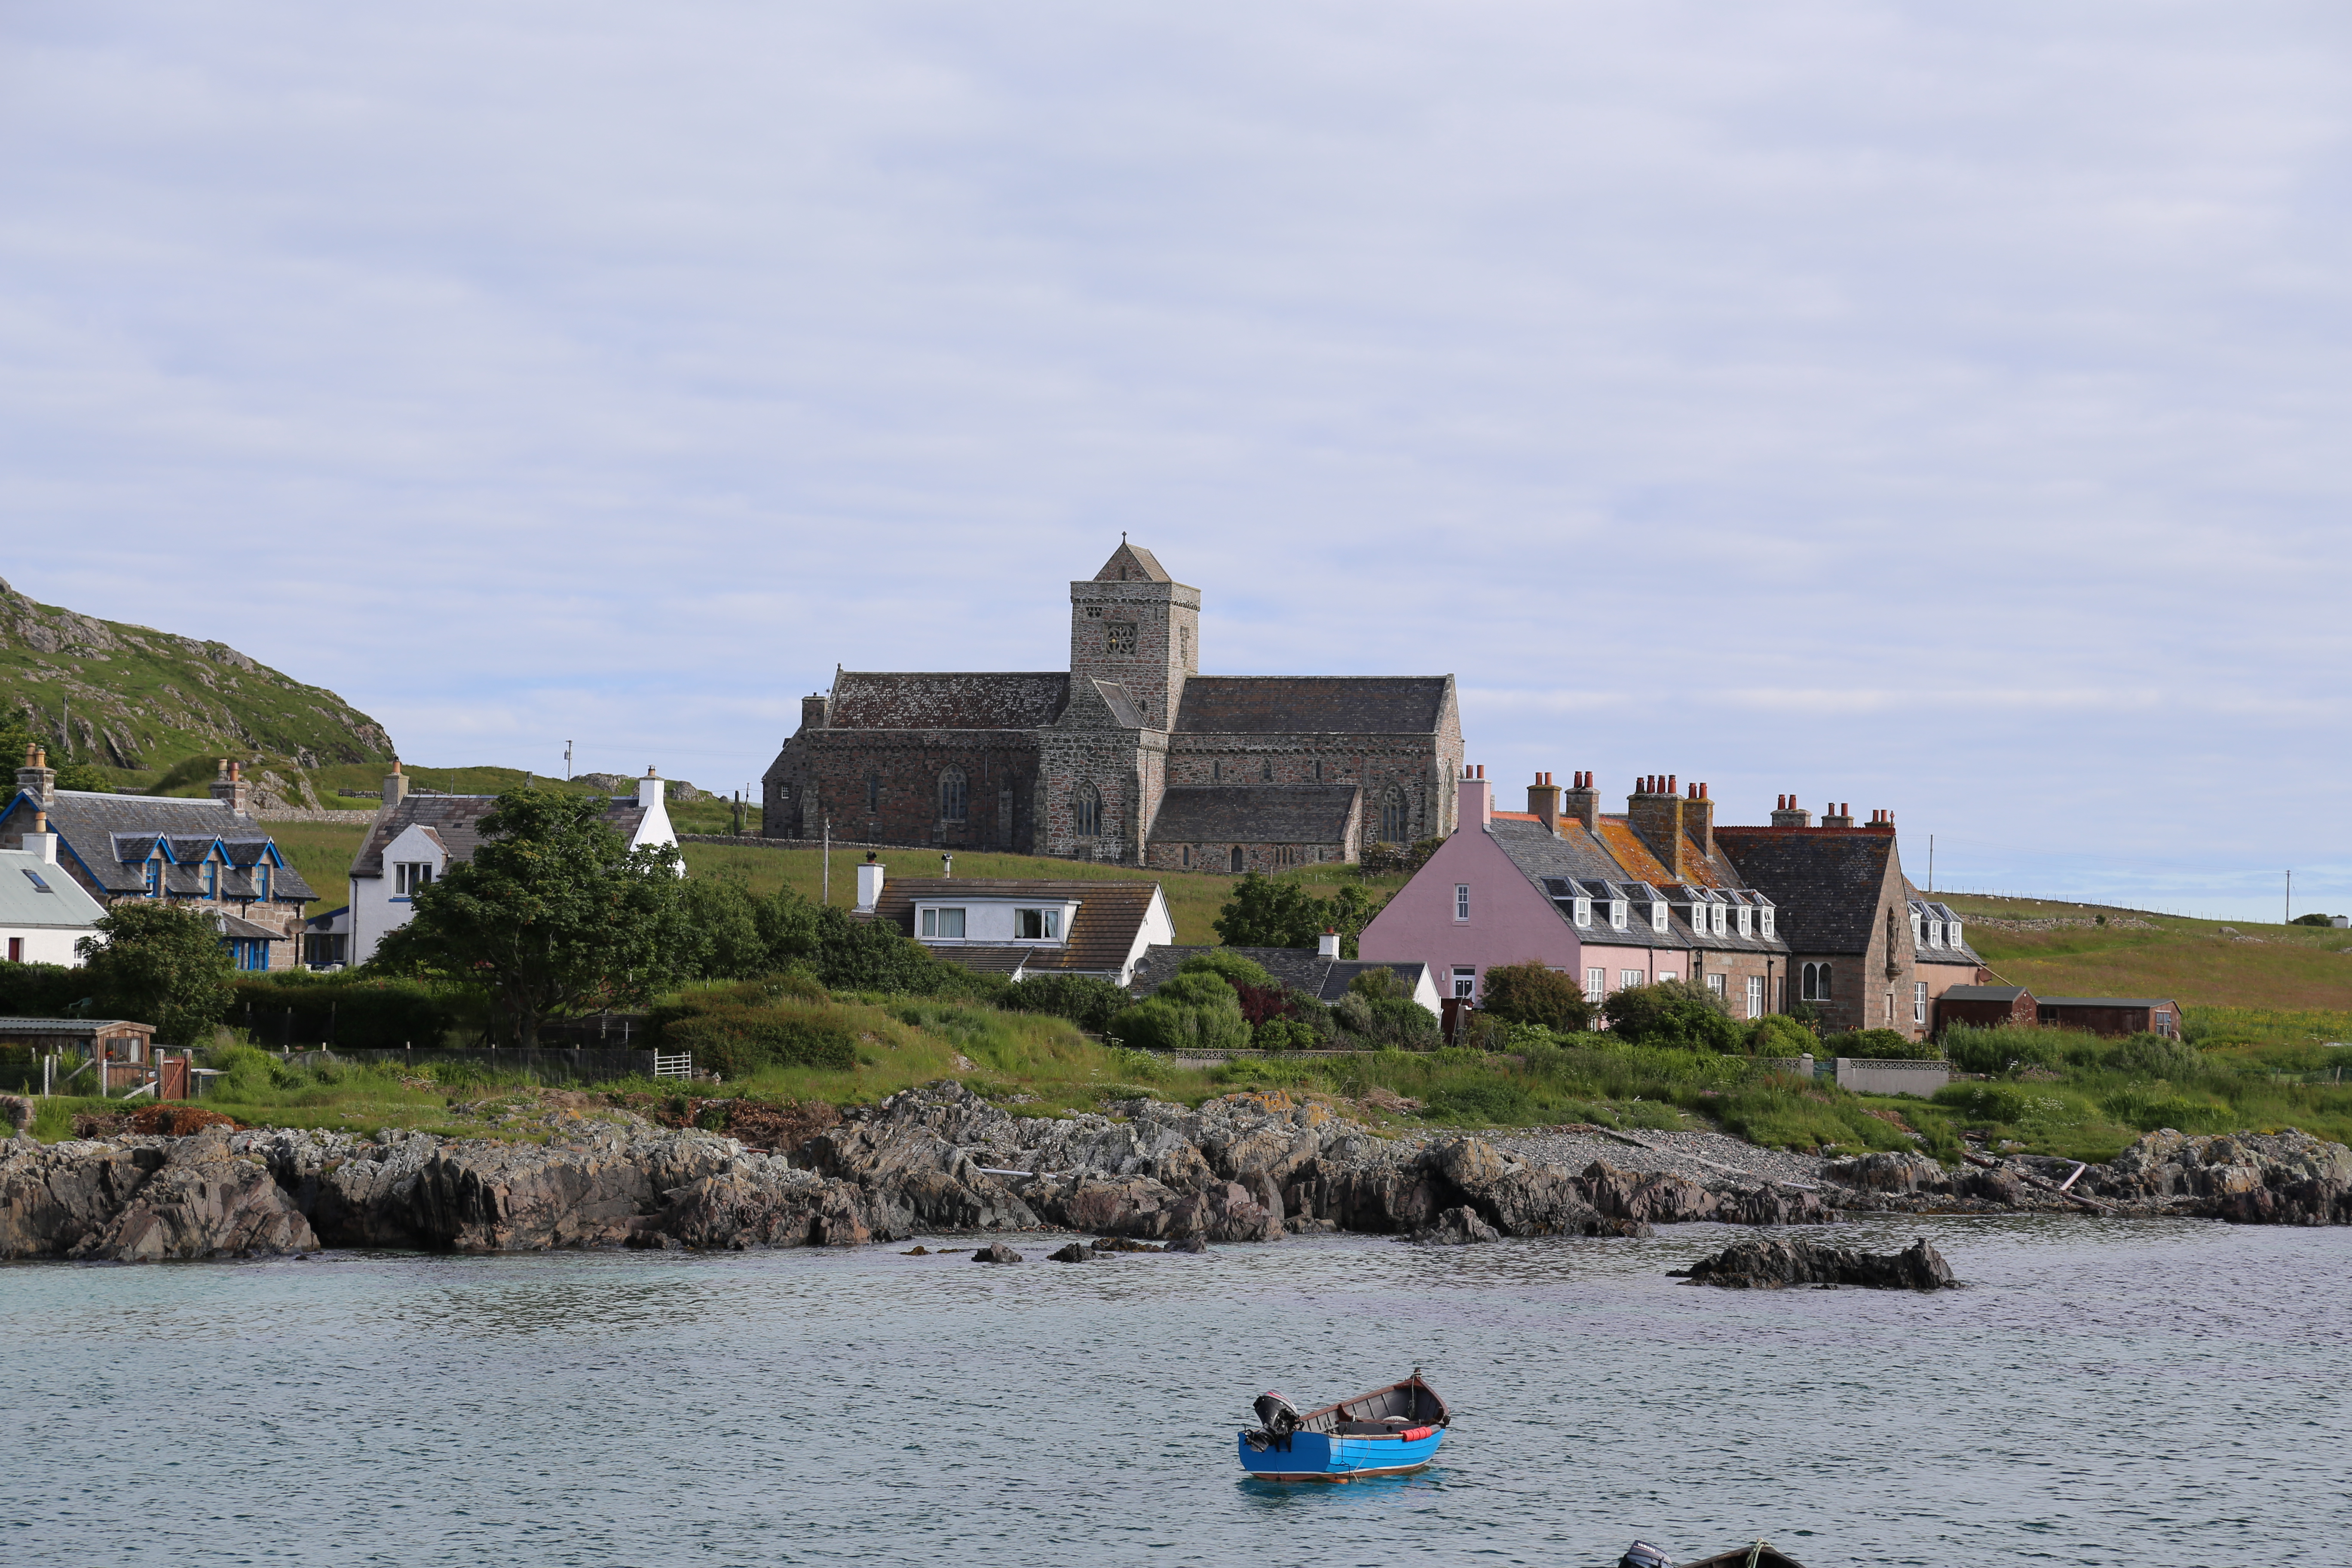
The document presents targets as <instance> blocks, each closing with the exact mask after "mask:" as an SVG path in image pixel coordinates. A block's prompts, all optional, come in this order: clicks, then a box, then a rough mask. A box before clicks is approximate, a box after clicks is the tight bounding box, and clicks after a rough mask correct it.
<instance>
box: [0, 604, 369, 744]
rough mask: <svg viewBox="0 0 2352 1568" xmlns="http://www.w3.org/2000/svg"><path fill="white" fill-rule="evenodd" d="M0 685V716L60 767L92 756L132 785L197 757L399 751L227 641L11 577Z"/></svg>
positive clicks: (358, 718) (315, 691)
mask: <svg viewBox="0 0 2352 1568" xmlns="http://www.w3.org/2000/svg"><path fill="white" fill-rule="evenodd" d="M0 680H5V683H6V689H7V698H6V701H5V711H0V719H5V721H8V722H10V723H15V724H22V725H23V727H24V728H25V729H26V731H28V732H30V733H31V734H32V735H33V736H35V737H36V738H37V739H41V740H44V741H46V742H49V744H50V749H51V752H52V755H51V757H50V761H51V762H52V763H68V762H79V763H89V764H92V765H94V766H97V767H100V768H103V769H106V770H108V771H109V773H110V774H111V775H113V776H114V777H115V778H116V780H117V782H119V783H122V784H150V783H152V782H154V781H155V780H157V779H158V778H160V777H162V776H163V774H164V773H166V772H168V771H169V770H171V768H172V766H173V764H174V763H184V761H186V760H187V759H192V758H197V757H209V756H233V757H239V758H246V759H250V758H254V757H257V756H258V757H265V758H270V759H281V758H282V759H285V760H286V761H287V762H288V763H290V764H291V765H292V766H294V767H297V768H305V769H307V768H314V767H320V766H324V765H329V764H332V763H367V762H372V761H374V760H377V759H383V760H387V761H388V760H389V759H390V758H391V756H392V738H391V737H390V736H389V735H387V734H385V733H384V730H383V725H381V724H378V723H377V722H376V721H374V720H373V719H371V718H369V717H368V716H367V715H366V714H364V713H362V712H361V711H359V710H357V709H355V708H353V707H352V705H351V704H350V703H348V702H345V701H344V700H342V699H341V698H340V697H338V696H336V695H335V694H334V693H333V692H331V691H329V690H326V689H323V688H321V687H316V686H306V685H304V684H302V682H300V681H299V680H296V679H293V678H292V677H291V676H289V675H284V674H281V673H279V672H278V671H277V670H274V669H271V668H268V666H266V665H262V664H257V663H256V662H255V661H254V660H253V659H251V658H247V656H246V655H244V654H241V653H239V652H237V651H236V649H235V648H233V647H229V646H228V645H227V644H226V643H222V642H208V641H203V640H200V639H198V638H194V637H182V636H180V635H178V634H176V633H173V632H159V631H155V630H153V629H152V628H150V627H147V626H130V625H127V624H125V623H122V622H120V621H102V620H99V619H97V618H95V617H94V616H84V615H79V614H77V613H75V612H74V611H72V610H67V609H61V608H59V607H58V606H57V605H37V604H35V603H34V602H33V601H32V600H30V599H27V598H26V597H25V595H22V594H19V593H17V592H16V590H15V589H14V588H11V587H10V586H8V584H6V583H5V582H0ZM68 711H70V715H71V718H70V727H68ZM210 776H211V773H210V770H209V768H206V770H205V778H207V779H208V778H209V777H210Z"/></svg>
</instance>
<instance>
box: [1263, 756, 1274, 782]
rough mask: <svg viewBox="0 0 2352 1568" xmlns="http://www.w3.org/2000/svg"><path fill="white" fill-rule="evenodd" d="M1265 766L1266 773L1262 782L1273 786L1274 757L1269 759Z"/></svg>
mask: <svg viewBox="0 0 2352 1568" xmlns="http://www.w3.org/2000/svg"><path fill="white" fill-rule="evenodd" d="M1264 766H1265V773H1264V774H1263V778H1262V782H1264V783H1265V784H1272V783H1273V782H1274V759H1273V758H1272V757H1268V758H1267V759H1266V760H1265V764H1264Z"/></svg>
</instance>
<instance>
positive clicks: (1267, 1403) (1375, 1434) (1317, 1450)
mask: <svg viewBox="0 0 2352 1568" xmlns="http://www.w3.org/2000/svg"><path fill="white" fill-rule="evenodd" d="M1252 1408H1253V1409H1255V1411H1256V1412H1257V1419H1258V1426H1257V1427H1256V1428H1255V1430H1253V1431H1248V1432H1244V1433H1243V1434H1241V1436H1240V1438H1239V1440H1238V1443H1237V1445H1236V1446H1237V1447H1238V1449H1239V1452H1240V1454H1241V1460H1242V1468H1244V1469H1245V1470H1247V1471H1248V1472H1249V1473H1250V1474H1251V1475H1252V1476H1254V1477H1255V1478H1256V1479H1259V1480H1262V1481H1350V1480H1354V1479H1356V1478H1357V1477H1359V1476H1401V1475H1403V1474H1405V1473H1406V1472H1407V1471H1410V1470H1417V1469H1420V1468H1422V1467H1423V1465H1426V1464H1428V1463H1429V1462H1430V1461H1431V1460H1432V1459H1434V1458H1437V1447H1438V1445H1439V1444H1441V1443H1443V1442H1444V1441H1445V1429H1446V1427H1448V1426H1451V1425H1453V1422H1454V1415H1453V1413H1452V1412H1450V1411H1448V1410H1447V1409H1446V1408H1445V1401H1444V1400H1443V1399H1440V1398H1439V1397H1438V1396H1437V1391H1436V1390H1435V1389H1433V1388H1432V1387H1430V1386H1429V1384H1426V1383H1423V1381H1422V1380H1421V1368H1419V1367H1415V1368H1413V1369H1412V1376H1411V1377H1408V1378H1406V1379H1405V1380H1404V1381H1403V1382H1402V1383H1391V1384H1389V1385H1388V1386H1387V1387H1386V1388H1376V1389H1374V1390H1372V1391H1371V1392H1370V1394H1358V1395H1357V1396H1356V1397H1355V1398H1353V1399H1343V1400H1341V1401H1339V1404H1337V1405H1325V1406H1323V1408H1322V1409H1320V1410H1310V1411H1308V1412H1307V1413H1306V1414H1305V1415H1300V1414H1299V1412H1298V1407H1297V1405H1293V1404H1291V1403H1290V1401H1289V1400H1287V1399H1286V1398H1284V1397H1283V1396H1282V1395H1281V1394H1273V1393H1267V1394H1259V1395H1258V1396H1257V1399H1256V1401H1255V1404H1254V1405H1253V1406H1252Z"/></svg>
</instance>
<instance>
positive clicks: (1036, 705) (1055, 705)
mask: <svg viewBox="0 0 2352 1568" xmlns="http://www.w3.org/2000/svg"><path fill="white" fill-rule="evenodd" d="M1069 700H1070V678H1069V676H1068V675H1067V674H1066V673H1064V672H1058V671H1051V670H1048V671H1044V672H1039V673H997V674H977V675H931V674H920V673H901V674H889V673H877V672H871V671H863V670H844V671H842V672H841V673H840V674H839V675H837V676H835V678H834V682H833V706H832V709H831V710H830V713H829V716H828V717H827V718H826V720H825V726H826V728H828V729H833V730H1042V729H1044V728H1045V726H1046V725H1048V724H1051V723H1052V722H1053V721H1055V719H1057V718H1059V717H1061V713H1062V710H1063V708H1064V707H1065V706H1066V705H1067V703H1068V702H1069Z"/></svg>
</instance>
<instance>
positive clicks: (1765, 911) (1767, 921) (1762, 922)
mask: <svg viewBox="0 0 2352 1568" xmlns="http://www.w3.org/2000/svg"><path fill="white" fill-rule="evenodd" d="M1756 923H1757V925H1758V927H1759V929H1760V930H1761V931H1762V932H1763V934H1764V935H1765V936H1767V937H1769V936H1770V935H1771V934H1772V906H1771V905H1769V904H1766V905H1765V906H1764V907H1763V908H1761V909H1759V910H1757V911H1756Z"/></svg>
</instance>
